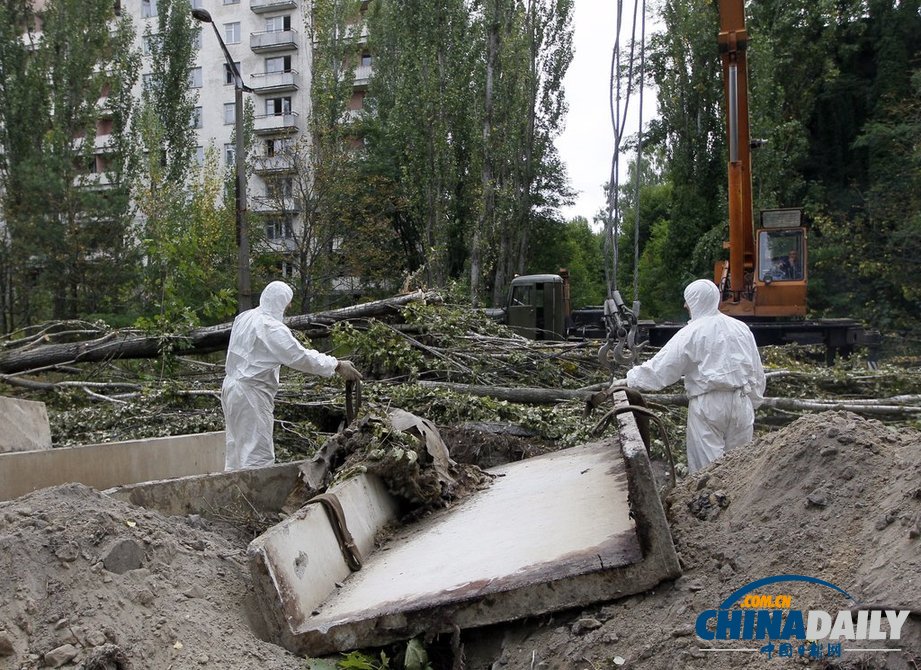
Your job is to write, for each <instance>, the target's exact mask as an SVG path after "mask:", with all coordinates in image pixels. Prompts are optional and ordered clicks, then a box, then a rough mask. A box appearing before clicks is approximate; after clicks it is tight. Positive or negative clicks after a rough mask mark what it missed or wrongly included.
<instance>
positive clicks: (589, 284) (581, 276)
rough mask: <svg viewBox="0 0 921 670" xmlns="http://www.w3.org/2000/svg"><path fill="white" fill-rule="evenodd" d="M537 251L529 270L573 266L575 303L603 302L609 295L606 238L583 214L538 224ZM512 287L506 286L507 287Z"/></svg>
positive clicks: (572, 293)
mask: <svg viewBox="0 0 921 670" xmlns="http://www.w3.org/2000/svg"><path fill="white" fill-rule="evenodd" d="M533 241H534V245H533V246H534V252H532V254H531V256H530V257H529V259H528V264H527V266H526V268H525V271H526V272H527V273H528V274H537V273H544V272H557V270H558V269H559V268H566V269H567V270H569V285H570V299H571V301H572V305H573V307H585V306H587V305H600V304H601V303H603V302H604V299H605V297H607V292H606V289H605V285H604V274H603V270H602V269H603V267H604V262H603V257H602V239H601V235H600V234H599V233H595V232H594V231H592V229H591V227H590V226H589V224H588V221H586V220H585V219H583V218H577V219H574V220H573V221H570V222H568V223H560V222H558V221H546V222H542V224H541V225H537V226H535V231H534V236H533ZM507 288H508V287H506V289H507Z"/></svg>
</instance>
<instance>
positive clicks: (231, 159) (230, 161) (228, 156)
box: [224, 144, 237, 167]
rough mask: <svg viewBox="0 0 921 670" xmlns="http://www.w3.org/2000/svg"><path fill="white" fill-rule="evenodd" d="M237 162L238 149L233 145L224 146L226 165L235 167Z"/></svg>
mask: <svg viewBox="0 0 921 670" xmlns="http://www.w3.org/2000/svg"><path fill="white" fill-rule="evenodd" d="M236 162H237V147H236V145H233V144H225V145H224V165H226V166H227V167H233V166H234V164H235V163H236Z"/></svg>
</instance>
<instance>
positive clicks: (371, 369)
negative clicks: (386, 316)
mask: <svg viewBox="0 0 921 670" xmlns="http://www.w3.org/2000/svg"><path fill="white" fill-rule="evenodd" d="M332 341H333V344H334V346H335V349H336V351H337V352H339V351H344V352H347V353H348V356H349V358H350V360H352V362H353V363H355V365H356V366H357V367H358V368H359V369H361V370H365V371H366V372H367V373H368V374H369V375H371V376H373V377H377V378H389V377H402V376H406V377H415V376H416V375H418V374H419V372H421V371H422V370H425V369H426V368H427V365H426V362H425V358H424V356H423V355H422V353H421V352H420V351H418V350H417V349H415V348H414V347H413V346H412V345H411V344H410V343H409V342H408V341H407V340H406V338H404V337H402V336H401V335H400V334H399V333H398V332H396V331H394V330H393V329H392V328H391V327H390V326H388V325H387V324H385V323H382V322H380V321H376V320H373V319H372V320H371V321H369V322H368V324H367V327H366V328H364V329H362V330H359V329H358V328H356V327H355V326H353V325H352V324H351V323H349V322H347V321H341V322H339V323H337V324H336V325H335V326H334V327H333V332H332ZM338 357H339V358H344V357H345V356H344V355H341V354H340V355H339V356H338Z"/></svg>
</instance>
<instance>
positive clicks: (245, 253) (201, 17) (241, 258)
mask: <svg viewBox="0 0 921 670" xmlns="http://www.w3.org/2000/svg"><path fill="white" fill-rule="evenodd" d="M192 16H193V17H194V18H195V19H196V20H198V21H201V22H202V23H210V24H211V27H212V28H214V34H215V35H217V41H218V44H220V45H221V50H222V51H223V52H224V58H226V59H227V67H228V68H230V72H231V73H232V74H233V88H234V102H235V103H236V105H235V109H234V116H235V117H236V136H237V137H236V139H237V146H236V156H235V158H236V170H237V188H236V221H237V309H238V311H240V312H242V311H244V310H247V309H250V308H251V307H252V306H253V295H252V289H251V288H250V275H249V231H248V230H247V228H246V166H245V165H244V161H243V158H244V149H243V91H246V92H248V93H252V91H253V89H251V88H250V87H249V86H247V85H246V84H244V83H243V77H241V76H240V71H239V70H238V69H237V65H236V63H234V62H233V58H231V57H230V52H229V51H227V45H226V44H224V39H223V38H222V37H221V33H220V31H219V30H218V29H217V26H216V25H214V21H213V20H212V19H211V14H209V13H208V12H207V11H205V10H204V9H193V10H192Z"/></svg>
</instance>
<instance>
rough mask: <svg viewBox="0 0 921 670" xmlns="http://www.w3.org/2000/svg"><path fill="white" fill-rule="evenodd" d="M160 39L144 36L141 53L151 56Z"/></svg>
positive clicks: (157, 36)
mask: <svg viewBox="0 0 921 670" xmlns="http://www.w3.org/2000/svg"><path fill="white" fill-rule="evenodd" d="M158 38H159V35H144V37H142V38H141V53H142V54H144V55H145V56H149V55H150V54H151V53H152V52H153V50H154V46H155V45H156V41H157V39H158Z"/></svg>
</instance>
